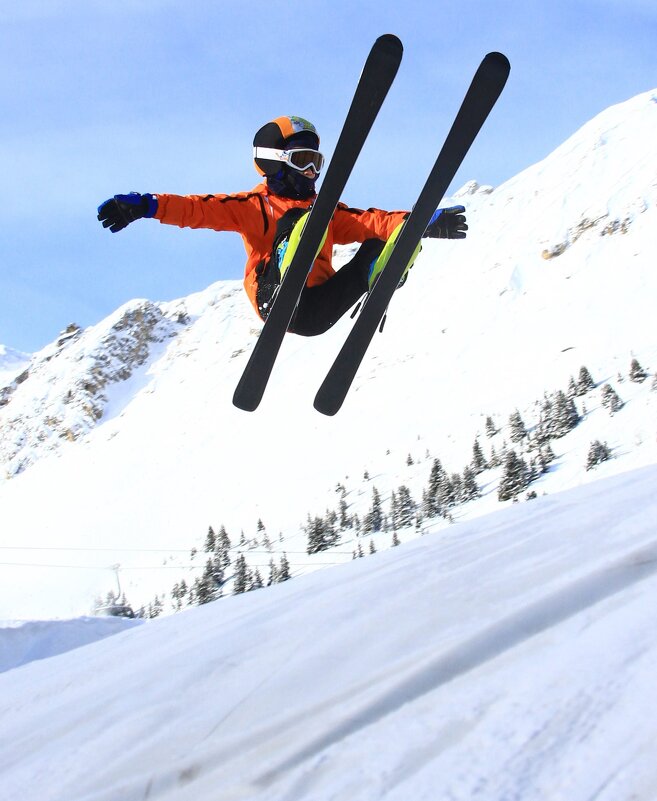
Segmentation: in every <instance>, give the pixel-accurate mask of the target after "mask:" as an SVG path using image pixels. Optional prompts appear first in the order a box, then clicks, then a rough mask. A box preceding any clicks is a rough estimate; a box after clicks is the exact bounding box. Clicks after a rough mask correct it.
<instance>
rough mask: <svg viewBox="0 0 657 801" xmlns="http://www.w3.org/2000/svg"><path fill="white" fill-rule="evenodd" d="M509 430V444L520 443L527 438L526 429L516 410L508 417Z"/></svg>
mask: <svg viewBox="0 0 657 801" xmlns="http://www.w3.org/2000/svg"><path fill="white" fill-rule="evenodd" d="M509 428H510V429H511V431H510V434H509V439H510V440H511V442H515V443H518V442H522V441H523V439H524V438H525V437H526V436H527V429H526V428H525V424H524V422H523V419H522V417H521V416H520V412H519V411H518V410H517V409H516V410H515V412H514V413H513V414H512V415H511V417H509Z"/></svg>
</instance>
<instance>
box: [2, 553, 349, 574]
mask: <svg viewBox="0 0 657 801" xmlns="http://www.w3.org/2000/svg"><path fill="white" fill-rule="evenodd" d="M352 555H353V554H352ZM288 561H289V560H288ZM289 564H290V567H333V566H334V565H343V564H344V560H343V561H342V562H289ZM0 567H40V568H48V569H49V570H50V569H59V568H63V569H66V570H113V569H114V568H113V567H111V566H110V565H53V564H43V563H39V562H0ZM249 567H269V562H266V563H264V562H263V563H261V564H251V563H249ZM120 569H121V571H126V570H205V565H121V568H120Z"/></svg>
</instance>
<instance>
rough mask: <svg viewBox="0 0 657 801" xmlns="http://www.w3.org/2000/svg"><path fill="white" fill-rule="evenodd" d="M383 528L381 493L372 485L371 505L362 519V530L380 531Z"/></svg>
mask: <svg viewBox="0 0 657 801" xmlns="http://www.w3.org/2000/svg"><path fill="white" fill-rule="evenodd" d="M382 528H383V509H382V506H381V495H380V494H379V491H378V489H377V488H376V487H372V507H371V509H370V511H369V512H368V513H367V515H365V519H364V520H363V531H364V532H365V533H366V534H369V533H370V532H374V531H381V530H382Z"/></svg>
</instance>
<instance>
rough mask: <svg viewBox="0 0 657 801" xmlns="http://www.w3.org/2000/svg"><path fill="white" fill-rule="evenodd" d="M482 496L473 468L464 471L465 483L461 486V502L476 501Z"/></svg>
mask: <svg viewBox="0 0 657 801" xmlns="http://www.w3.org/2000/svg"><path fill="white" fill-rule="evenodd" d="M480 496H481V490H480V489H479V486H478V485H477V478H476V476H475V474H474V471H473V470H472V468H471V467H466V468H465V469H464V470H463V483H462V486H461V500H462V501H463V503H467V502H468V501H474V500H475V499H476V498H479V497H480Z"/></svg>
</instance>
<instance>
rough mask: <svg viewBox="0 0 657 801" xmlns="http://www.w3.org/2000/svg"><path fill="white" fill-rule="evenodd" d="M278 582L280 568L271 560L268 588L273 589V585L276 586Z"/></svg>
mask: <svg viewBox="0 0 657 801" xmlns="http://www.w3.org/2000/svg"><path fill="white" fill-rule="evenodd" d="M277 581H278V568H277V567H276V564H275V563H274V560H273V559H270V560H269V578H268V579H267V586H268V587H271V585H272V584H276V582H277Z"/></svg>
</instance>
